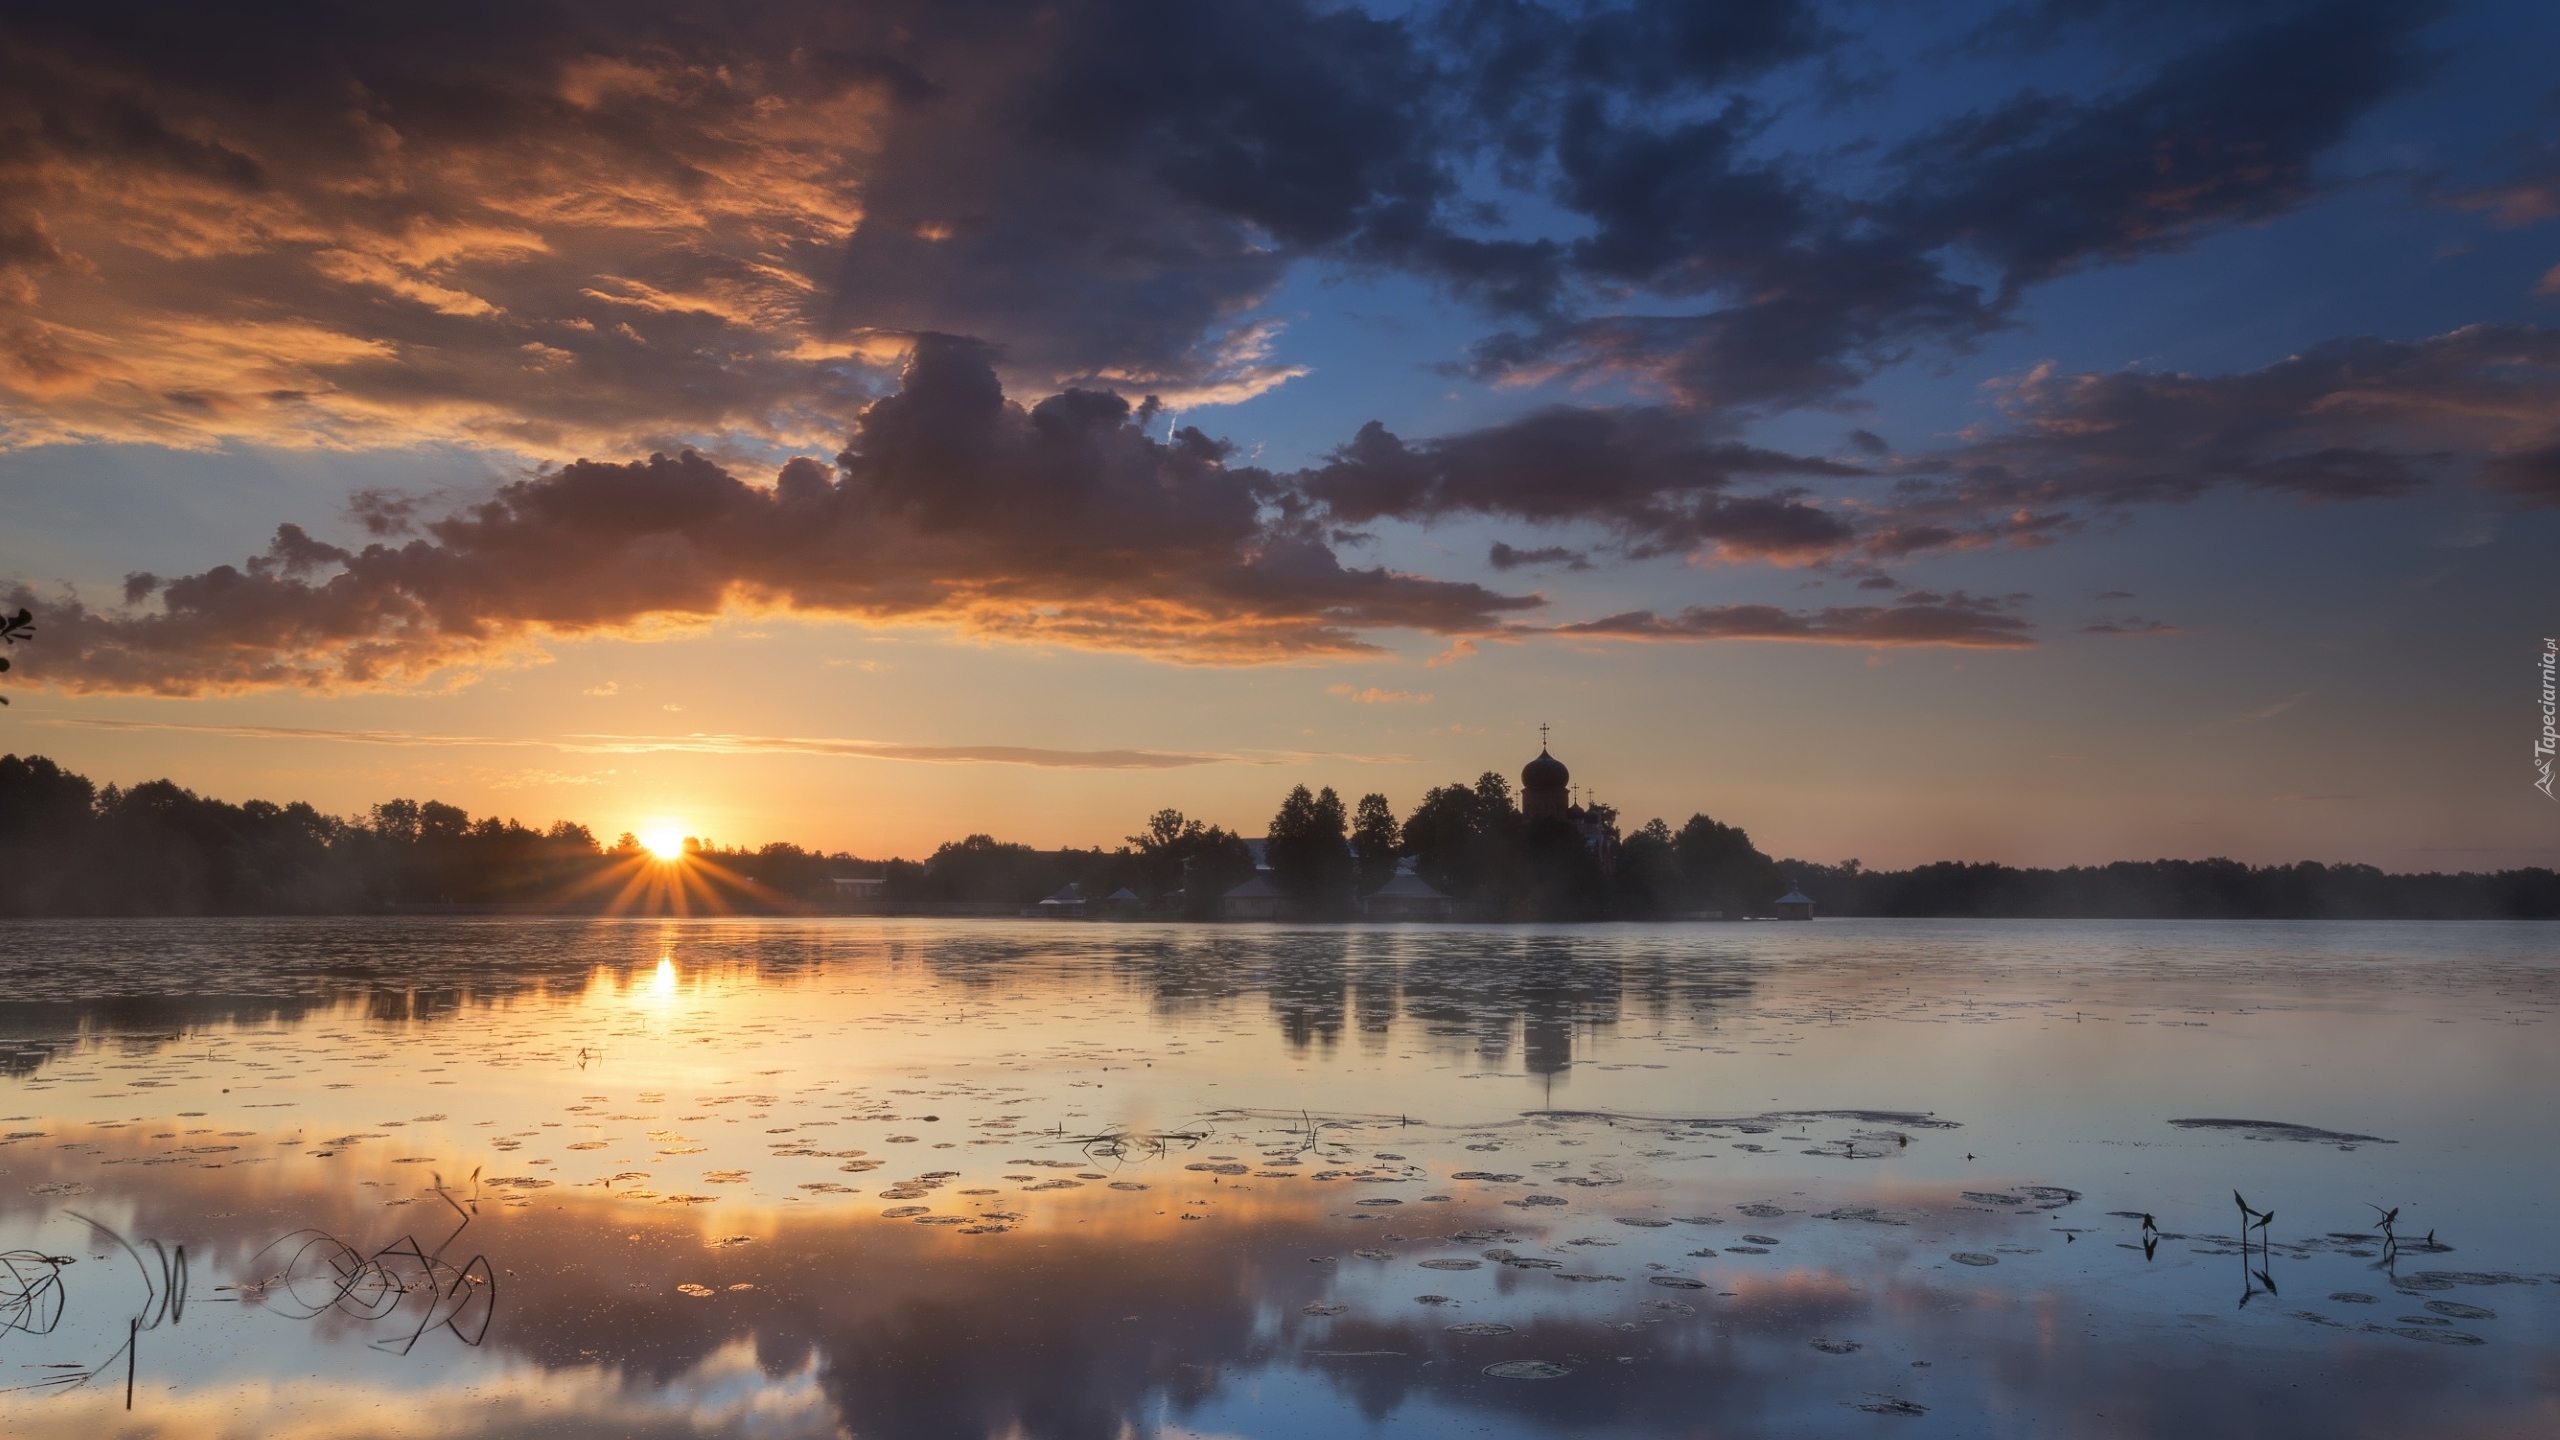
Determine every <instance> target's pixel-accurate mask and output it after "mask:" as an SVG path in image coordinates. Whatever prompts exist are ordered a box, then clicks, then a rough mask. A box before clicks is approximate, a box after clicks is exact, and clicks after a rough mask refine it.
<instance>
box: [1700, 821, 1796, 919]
mask: <svg viewBox="0 0 2560 1440" xmlns="http://www.w3.org/2000/svg"><path fill="white" fill-rule="evenodd" d="M1672 844H1673V846H1674V848H1676V849H1677V850H1678V851H1679V854H1680V875H1681V888H1682V891H1683V892H1684V895H1683V898H1684V899H1685V900H1686V901H1687V903H1688V905H1689V907H1690V908H1691V909H1698V910H1721V911H1723V912H1724V914H1725V916H1726V918H1728V919H1739V918H1740V917H1742V916H1745V915H1766V914H1768V913H1769V912H1770V908H1771V906H1772V905H1774V904H1775V903H1776V901H1777V898H1778V897H1779V896H1780V895H1783V894H1785V893H1786V891H1787V884H1786V877H1785V875H1783V874H1782V873H1781V872H1780V871H1779V869H1778V862H1776V861H1775V860H1772V859H1770V858H1769V857H1768V856H1766V855H1763V854H1761V853H1760V851H1759V850H1758V848H1756V847H1755V846H1753V845H1752V843H1751V836H1750V835H1749V834H1748V833H1746V832H1745V831H1744V830H1743V829H1742V828H1741V827H1740V826H1738V825H1720V824H1718V823H1716V822H1715V821H1713V820H1710V819H1708V818H1707V817H1706V816H1704V815H1692V816H1690V817H1689V823H1688V824H1686V825H1683V826H1681V827H1680V833H1679V835H1678V836H1677V837H1676V838H1675V839H1674V840H1673V841H1672Z"/></svg>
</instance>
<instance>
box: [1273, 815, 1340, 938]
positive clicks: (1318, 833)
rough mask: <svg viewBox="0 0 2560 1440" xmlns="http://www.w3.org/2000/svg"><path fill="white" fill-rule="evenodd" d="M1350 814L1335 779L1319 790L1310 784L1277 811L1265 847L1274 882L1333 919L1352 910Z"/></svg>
mask: <svg viewBox="0 0 2560 1440" xmlns="http://www.w3.org/2000/svg"><path fill="white" fill-rule="evenodd" d="M1348 818H1349V817H1347V816H1345V815H1344V814H1343V811H1342V797H1341V796H1339V795H1336V794H1334V793H1333V787H1331V786H1329V785H1328V786H1326V787H1325V788H1324V790H1323V791H1322V792H1320V793H1318V794H1314V795H1310V794H1308V793H1307V787H1306V786H1304V785H1300V786H1298V787H1296V788H1294V789H1292V790H1291V791H1290V792H1289V795H1288V798H1287V799H1285V800H1282V801H1281V802H1280V810H1279V813H1278V814H1276V815H1273V816H1272V817H1271V833H1270V836H1269V838H1268V839H1267V840H1266V841H1265V842H1264V847H1263V858H1264V859H1265V860H1267V861H1268V862H1269V863H1270V865H1271V883H1272V885H1273V886H1275V887H1276V888H1277V889H1278V890H1279V891H1280V893H1281V894H1282V895H1285V896H1287V897H1288V899H1289V902H1290V903H1291V904H1292V905H1293V906H1295V907H1296V909H1297V911H1298V913H1299V914H1300V915H1303V916H1306V917H1307V918H1309V919H1317V920H1333V919H1340V918H1341V917H1343V916H1345V915H1348V914H1350V913H1351V901H1352V889H1351V884H1352V877H1351V850H1350V846H1349V843H1348V842H1349V840H1350V833H1349V824H1348Z"/></svg>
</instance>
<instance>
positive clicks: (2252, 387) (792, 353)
mask: <svg viewBox="0 0 2560 1440" xmlns="http://www.w3.org/2000/svg"><path fill="white" fill-rule="evenodd" d="M2555 58H2560V10H2554V9H2553V8H2552V7H2549V6H2545V5H2535V4H2529V3H2488V0H2474V3H2458V0H2448V3H2412V0H2399V3H2358V0H2287V3H2264V4H2245V3H2229V0H2225V3H2216V4H2201V3H2187V0H2149V3H2142V4H2135V3H2130V0H2020V3H2009V4H2000V3H1993V4H1982V5H1975V6H1970V7H1967V6H1954V5H1892V4H1884V3H1869V0H1834V3H1817V0H1765V3H1747V4H1719V3H1698V0H1689V3H1676V0H1621V3H1534V0H1453V3H1447V4H1414V5H1388V4H1379V5H1375V6H1371V7H1366V8H1364V7H1360V6H1356V5H1326V4H1310V3H1287V0H1271V3H1257V4H1243V3H1216V4H1202V3H1179V0H1162V3H1156V0H1118V3H1114V0H1067V3H1056V0H1050V3H1042V4H1012V3H1002V0H933V3H920V0H919V3H880V4H863V3H831V4H827V5H812V4H806V3H796V0H784V3H778V4H774V5H767V6H758V7H749V8H746V9H743V10H742V9H741V8H740V7H735V6H720V5H710V4H700V3H685V0H654V3H633V0H615V3H611V4H605V3H595V0H563V3H548V4H525V3H511V4H507V5H485V4H470V3H464V4H455V5H450V6H443V7H437V8H436V9H435V10H434V11H433V13H424V12H415V13H412V12H401V13H394V12H389V11H384V10H382V9H381V8H380V7H358V6H342V5H329V4H320V3H312V4H302V5H294V6H271V7H203V6H177V5H157V4H115V3H82V4H47V3H41V0H28V3H20V4H13V5H11V6H9V7H7V8H6V9H5V10H4V11H0V591H5V592H6V595H7V598H8V604H9V605H10V606H11V607H12V608H15V607H17V606H21V605H23V606H25V607H27V608H28V609H30V610H31V611H32V612H33V614H34V617H35V634H34V636H33V638H32V639H30V640H28V641H26V642H25V643H23V644H20V645H19V646H17V647H16V648H15V649H14V650H13V651H12V652H11V659H12V660H13V662H14V665H15V668H14V669H12V670H11V671H10V672H9V674H8V676H7V677H6V686H5V688H6V691H7V693H8V695H9V698H10V701H11V704H10V707H9V709H8V710H7V711H6V712H4V713H0V730H5V732H6V733H5V734H0V749H5V750H9V751H15V752H18V753H42V754H46V755H49V756H52V757H54V758H55V759H57V760H59V761H61V762H62V763H63V764H65V765H67V766H70V767H71V768H74V769H77V770H80V771H82V772H84V773H86V774H89V775H91V776H92V777H93V778H95V779H97V780H99V781H101V782H102V783H103V782H115V783H121V784H132V783H135V782H138V781H141V780H146V779H152V778H158V777H161V776H167V777H169V778H172V779H175V780H177V781H178V782H179V783H181V784H184V785H186V786H188V787H189V788H192V789H195V790H197V791H199V792H201V793H204V794H208V795H214V796H219V797H221V798H224V799H229V800H235V801H237V800H243V799H247V798H250V797H253V796H254V797H262V798H270V799H278V800H283V799H307V800H310V801H312V802H313V803H315V804H318V805H320V806H321V807H322V808H323V809H325V810H329V811H331V812H333V813H340V814H350V815H352V814H358V813H361V812H363V811H364V810H365V809H366V807H368V806H370V805H371V804H373V803H375V802H378V801H381V800H385V799H389V798H392V797H394V796H406V797H410V798H417V799H426V798H436V799H441V800H444V801H446V802H447V803H451V804H457V805H461V806H464V807H465V808H467V809H469V810H471V811H472V812H473V813H475V814H488V813H497V814H503V815H508V816H513V817H517V818H521V819H524V820H526V821H528V822H529V823H533V824H536V825H542V824H547V823H548V822H549V821H551V820H553V819H556V818H569V819H575V820H580V821H583V822H585V823H587V824H589V825H591V826H592V827H594V828H595V829H596V830H597V831H598V832H600V833H602V834H606V835H611V834H613V833H615V832H618V831H622V830H626V829H629V830H638V829H643V828H647V827H649V826H652V825H663V824H668V823H672V824H675V825H678V826H680V827H681V828H683V829H685V830H687V831H688V832H691V833H695V834H698V835H701V836H703V837H705V838H708V839H710V840H712V841H714V842H716V843H722V844H740V843H744V844H754V843H760V842H763V841H767V840H784V839H787V840H791V841H795V842H797V843H801V844H804V845H810V846H815V847H822V848H825V849H829V850H836V849H843V850H850V851H852V852H854V853H856V854H860V855H865V856H874V857H877V856H883V855H889V854H905V855H909V856H920V855H923V854H926V853H929V852H930V851H931V849H932V848H933V847H934V846H935V845H936V844H938V843H940V842H942V841H945V840H948V839H953V838H956V837H958V836H961V835H963V834H967V833H971V832H986V833H992V834H995V835H997V836H999V837H1001V838H1005V839H1011V840H1019V841H1023V842H1026V843H1032V844H1038V845H1044V846H1047V845H1061V844H1076V845H1090V844H1113V843H1117V841H1118V840H1119V838H1120V837H1122V836H1124V835H1127V834H1129V833H1131V832H1132V831H1135V830H1137V829H1139V828H1140V827H1141V824H1142V822H1143V819H1144V817H1145V816H1146V815H1148V814H1149V813H1151V812H1153V811H1155V810H1157V809H1159V808H1162V807H1166V806H1171V807H1175V808H1178V809H1180V810H1182V811H1184V812H1185V813H1187V814H1190V815H1193V816H1196V817H1199V818H1202V819H1205V820H1209V821H1212V822H1214V823H1219V824H1223V825H1226V826H1228V827H1230V828H1234V829H1238V830H1241V831H1243V832H1245V833H1248V834H1259V833H1260V832H1261V830H1262V829H1263V827H1264V825H1265V824H1266V823H1267V821H1268V819H1269V817H1270V815H1271V812H1272V811H1273V810H1274V809H1275V808H1276V806H1277V804H1278V801H1279V798H1280V796H1281V795H1282V794H1283V793H1284V792H1285V791H1286V790H1287V789H1288V787H1289V786H1291V785H1293V784H1298V783H1305V784H1308V785H1310V786H1319V785H1331V786H1333V787H1335V788H1337V789H1338V790H1341V791H1342V792H1344V793H1345V794H1346V795H1351V796H1356V795H1358V794H1362V793H1366V792H1370V791H1378V792H1382V793H1384V794H1386V795H1387V796H1388V798H1389V799H1390V800H1391V801H1392V802H1393V803H1394V804H1395V805H1396V807H1397V808H1398V810H1399V811H1403V810H1407V809H1410V807H1411V806H1412V805H1413V804H1414V802H1415V801H1417V800H1418V799H1419V798H1420V797H1421V795H1422V793H1423V792H1424V791H1425V790H1426V789H1428V788H1430V787H1432V786H1434V785H1441V784H1447V783H1452V782H1460V781H1465V780H1468V779H1471V778H1472V777H1473V776H1475V775H1476V774H1477V773H1479V772H1481V771H1484V770H1487V769H1496V770H1502V771H1505V772H1508V773H1512V774H1515V775H1516V773H1517V771H1518V769H1519V767H1520V766H1521V764H1523V763H1524V762H1525V761H1526V760H1528V759H1529V758H1530V757H1531V756H1533V755H1534V754H1535V753H1536V752H1537V748H1538V743H1539V742H1538V731H1539V727H1540V726H1542V725H1545V726H1551V727H1552V731H1551V733H1552V736H1553V745H1554V748H1555V751H1556V753H1557V754H1558V756H1559V757H1560V758H1562V759H1564V760H1565V761H1566V762H1567V763H1568V764H1569V765H1570V766H1571V767H1572V769H1573V772H1574V778H1575V781H1576V783H1577V784H1578V785H1580V786H1582V787H1584V789H1585V792H1586V794H1587V795H1589V796H1592V797H1596V798H1598V799H1600V800H1603V801H1605V802H1607V803H1609V804H1611V805H1614V806H1615V807H1617V808H1618V810H1619V811H1620V813H1621V815H1622V817H1623V819H1624V823H1626V824H1627V825H1629V826H1633V825H1635V824H1638V823H1641V822H1642V821H1644V820H1645V819H1648V818H1652V817H1654V816H1661V817H1663V818H1665V819H1667V820H1669V821H1670V822H1671V823H1672V824H1673V825H1675V826H1677V825H1678V824H1679V823H1680V822H1681V821H1682V820H1684V819H1685V818H1686V817H1687V816H1689V815H1690V814H1692V813H1699V812H1703V813H1706V814H1709V815H1712V816H1714V817H1715V818H1717V819H1719V820H1722V821H1726V822H1728V823H1733V824H1739V825H1742V826H1743V827H1745V828H1746V829H1748V830H1749V832H1750V833H1751V835H1752V836H1753V838H1754V839H1755V840H1756V841H1757V842H1758V843H1759V844H1760V846H1761V847H1762V848H1763V849H1765V850H1768V851H1770V852H1771V853H1773V854H1778V855H1782V856H1795V857H1801V858H1803V859H1807V860H1816V861H1823V862H1831V861H1838V860H1844V859H1849V858H1857V859H1859V860H1862V861H1863V862H1864V863H1866V864H1868V865H1870V866H1902V865H1908V864H1912V863H1918V862H1922V861H1928V860H1938V859H1960V860H1969V861H1981V860H1997V861H2002V862H2006V863H2010V864H2033V865H2062V864H2078V863H2098V862H2104V861H2107V860H2114V859H2145V858H2152V857H2157V856H2177V857H2202V856H2208V855H2227V856H2232V857H2235V858H2239V859H2243V860H2248V861H2251V862H2255V863H2274V862H2290V861H2294V860H2302V859H2315V860H2322V861H2330V862H2340V861H2355V862H2364V863H2372V864H2380V865H2383V866H2385V867H2386V868H2391V869H2401V870H2410V869H2416V870H2429V869H2442V870H2459V869H2475V870H2476V869H2492V868H2503V867H2509V866H2517V865H2537V864H2538V865H2551V864H2555V863H2560V804H2555V802H2553V801H2552V800H2550V799H2549V798H2548V797H2547V796H2545V795H2543V794H2542V793H2540V792H2538V791H2537V790H2536V789H2535V788H2534V782H2535V780H2536V778H2537V773H2536V770H2535V764H2534V762H2535V758H2536V757H2535V755H2534V745H2535V743H2536V739H2537V737H2538V736H2539V735H2540V734H2541V733H2542V726H2543V719H2542V712H2541V710H2540V695H2541V689H2540V686H2541V680H2540V676H2539V672H2538V670H2537V668H2536V662H2537V657H2538V656H2539V655H2540V654H2541V652H2542V649H2543V637H2545V636H2548V635H2554V634H2560V598H2555V584H2554V577H2555V576H2560V564H2555V563H2554V562H2555V560H2560V328H2555V327H2560V81H2554V80H2553V79H2552V78H2551V77H2552V76H2553V75H2555V74H2560V70H2555V68H2554V65H2553V61H2554V60H2555Z"/></svg>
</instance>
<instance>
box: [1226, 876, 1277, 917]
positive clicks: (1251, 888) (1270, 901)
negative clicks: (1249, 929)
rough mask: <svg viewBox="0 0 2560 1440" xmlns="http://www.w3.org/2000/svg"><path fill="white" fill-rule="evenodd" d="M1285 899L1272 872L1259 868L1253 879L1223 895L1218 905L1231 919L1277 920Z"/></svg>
mask: <svg viewBox="0 0 2560 1440" xmlns="http://www.w3.org/2000/svg"><path fill="white" fill-rule="evenodd" d="M1284 903H1285V901H1284V899H1283V897H1282V896H1281V894H1280V889H1279V887H1278V886H1276V885H1273V884H1272V883H1271V872H1270V871H1268V870H1258V871H1255V872H1254V876H1253V878H1252V879H1250V880H1247V881H1246V882H1244V883H1243V884H1241V885H1239V886H1237V887H1236V888H1234V889H1233V890H1230V891H1228V892H1227V893H1226V894H1225V895H1224V896H1221V897H1220V898H1219V901H1218V907H1219V909H1220V910H1221V911H1223V912H1224V913H1225V915H1226V917H1227V918H1228V919H1230V920H1277V919H1279V918H1280V911H1281V908H1282V906H1283V905H1284Z"/></svg>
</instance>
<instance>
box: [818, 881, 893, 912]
mask: <svg viewBox="0 0 2560 1440" xmlns="http://www.w3.org/2000/svg"><path fill="white" fill-rule="evenodd" d="M827 885H828V888H830V889H832V890H833V891H834V892H835V897H834V898H835V900H836V903H838V904H840V905H877V904H879V903H880V901H881V899H882V898H883V894H884V892H885V891H887V890H888V888H889V882H888V881H887V880H885V879H881V880H871V879H864V878H862V877H859V876H853V875H832V876H829V877H828V879H827Z"/></svg>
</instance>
